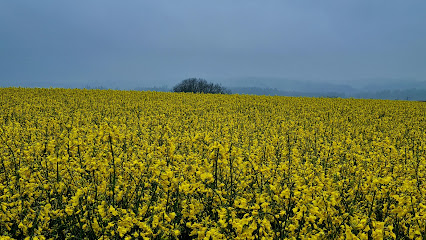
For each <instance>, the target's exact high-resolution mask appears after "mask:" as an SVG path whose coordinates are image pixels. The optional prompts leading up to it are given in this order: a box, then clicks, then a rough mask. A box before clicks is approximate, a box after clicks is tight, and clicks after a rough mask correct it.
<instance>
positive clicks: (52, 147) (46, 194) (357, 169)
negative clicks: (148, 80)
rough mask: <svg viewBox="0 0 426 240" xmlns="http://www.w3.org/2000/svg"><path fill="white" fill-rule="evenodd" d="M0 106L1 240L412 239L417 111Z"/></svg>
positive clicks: (125, 101) (38, 93)
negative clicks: (176, 239) (58, 239)
mask: <svg viewBox="0 0 426 240" xmlns="http://www.w3.org/2000/svg"><path fill="white" fill-rule="evenodd" d="M0 108H1V109H0V204H1V206H0V234H1V235H3V237H2V238H3V239H11V238H15V239H24V238H26V237H31V238H32V239H49V238H52V239H56V238H60V239H65V238H67V239H84V238H87V239H137V238H141V239H142V238H143V239H175V238H180V239H189V238H197V239H205V238H206V239H208V238H212V239H261V238H262V239H263V238H264V239H426V175H425V173H426V169H425V168H426V159H425V156H426V154H425V153H426V151H425V150H426V104H425V103H420V102H408V101H382V100H355V99H327V98H317V99H315V98H289V97H265V96H247V95H243V96H239V95H205V94H187V93H158V92H137V91H112V90H69V89H68V90H66V89H22V88H4V89H0ZM28 239H30V238H28Z"/></svg>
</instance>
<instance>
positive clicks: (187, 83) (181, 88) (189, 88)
mask: <svg viewBox="0 0 426 240" xmlns="http://www.w3.org/2000/svg"><path fill="white" fill-rule="evenodd" d="M173 92H193V93H219V94H230V93H231V91H230V90H228V89H226V88H225V87H222V86H221V85H220V84H217V83H216V84H214V83H209V82H207V81H206V80H204V79H201V78H198V79H197V78H188V79H185V80H183V81H182V82H180V83H179V84H177V85H176V86H174V87H173Z"/></svg>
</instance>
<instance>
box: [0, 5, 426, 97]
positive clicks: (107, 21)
mask: <svg viewBox="0 0 426 240" xmlns="http://www.w3.org/2000/svg"><path fill="white" fill-rule="evenodd" d="M425 23H426V1H424V0H406V1H402V0H334V1H333V0H324V1H318V0H267V1H259V0H232V1H230V0H215V1H204V0H179V1H171V0H169V1H165V0H164V1H163V0H155V1H154V0H152V1H143V0H137V1H136V0H128V1H113V0H84V1H83V0H76V1H54V0H42V1H34V0H20V1H14V0H4V1H1V2H0V86H35V87H37V86H40V87H46V86H53V87H84V86H99V85H102V86H106V87H112V88H127V89H131V88H135V87H151V86H162V85H168V86H172V85H174V84H176V83H177V82H179V81H181V80H183V79H185V78H189V77H200V78H205V79H207V80H208V81H214V82H221V83H223V84H225V85H226V84H227V83H232V81H234V79H241V78H245V77H258V78H259V77H260V78H262V77H268V78H286V79H294V80H309V81H328V82H335V83H337V82H338V83H344V82H351V81H356V80H358V79H375V78H381V79H383V78H385V79H386V78H390V79H414V80H419V81H425V80H426V25H425Z"/></svg>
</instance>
